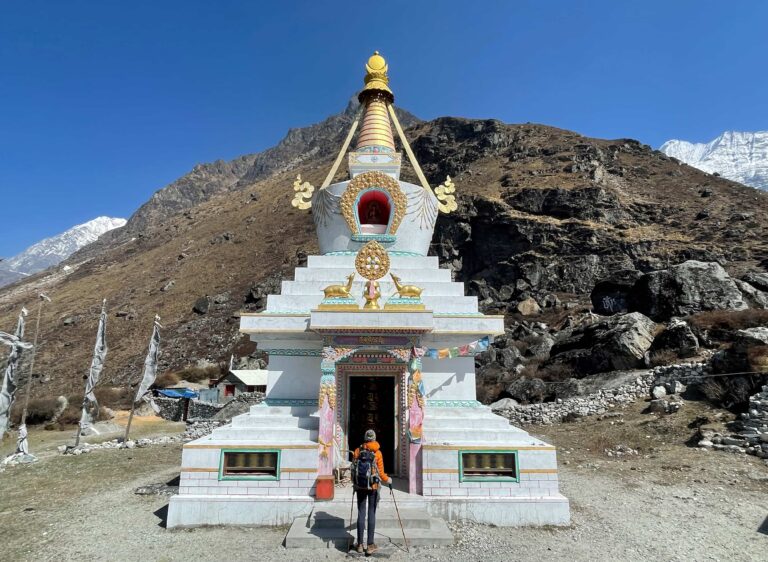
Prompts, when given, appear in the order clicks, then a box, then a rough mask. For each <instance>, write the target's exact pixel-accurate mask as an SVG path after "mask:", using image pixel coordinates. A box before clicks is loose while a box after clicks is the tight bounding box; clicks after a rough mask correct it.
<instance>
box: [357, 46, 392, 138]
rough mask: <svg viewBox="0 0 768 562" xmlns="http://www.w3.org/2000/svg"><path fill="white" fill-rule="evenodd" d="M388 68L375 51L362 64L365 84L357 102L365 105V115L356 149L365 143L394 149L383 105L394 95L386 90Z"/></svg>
mask: <svg viewBox="0 0 768 562" xmlns="http://www.w3.org/2000/svg"><path fill="white" fill-rule="evenodd" d="M388 69H389V67H388V66H387V61H386V60H384V57H382V56H381V55H380V54H379V52H378V51H375V52H374V53H373V56H371V58H369V59H368V62H367V63H366V65H365V70H366V75H365V87H364V88H363V90H362V91H361V92H360V94H359V95H358V96H357V97H358V99H359V100H360V103H361V104H365V117H363V126H362V128H361V129H360V135H359V136H358V137H357V150H360V149H361V148H365V147H368V146H370V147H381V148H384V149H385V150H386V149H390V150H393V151H394V150H395V140H394V137H393V135H392V125H391V123H390V121H389V112H388V109H387V106H388V105H389V104H391V103H392V102H394V101H395V95H394V94H393V93H392V90H390V89H389V77H388V76H387V70H388Z"/></svg>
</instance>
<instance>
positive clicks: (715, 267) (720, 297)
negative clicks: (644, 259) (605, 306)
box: [629, 260, 748, 321]
mask: <svg viewBox="0 0 768 562" xmlns="http://www.w3.org/2000/svg"><path fill="white" fill-rule="evenodd" d="M629 301H630V302H629V306H630V308H631V310H635V311H638V312H642V313H643V314H645V315H646V316H648V317H650V318H652V319H654V320H656V321H665V320H669V319H670V318H672V317H673V316H687V315H689V314H693V313H696V312H701V311H704V310H725V309H731V310H744V309H745V308H748V307H747V304H746V303H745V302H744V299H743V297H742V294H741V291H740V290H739V288H738V286H737V285H736V283H735V281H734V280H733V279H731V277H730V276H729V275H728V274H727V273H726V271H725V270H724V269H723V267H722V266H721V265H720V264H718V263H715V262H701V261H695V260H689V261H686V262H684V263H681V264H680V265H676V266H673V267H670V268H669V269H662V270H659V271H652V272H650V273H646V274H645V275H643V276H642V277H641V278H640V279H638V281H637V283H635V285H634V287H633V288H632V291H631V293H630V299H629Z"/></svg>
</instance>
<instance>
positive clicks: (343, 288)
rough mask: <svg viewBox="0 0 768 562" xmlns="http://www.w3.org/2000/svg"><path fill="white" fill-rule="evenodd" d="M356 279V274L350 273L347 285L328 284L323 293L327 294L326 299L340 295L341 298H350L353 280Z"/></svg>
mask: <svg viewBox="0 0 768 562" xmlns="http://www.w3.org/2000/svg"><path fill="white" fill-rule="evenodd" d="M354 279H355V274H354V272H353V273H350V274H349V276H348V277H347V284H346V285H328V286H327V287H326V288H325V289H323V293H324V294H325V298H326V299H330V298H334V297H340V298H348V297H349V291H350V290H351V289H352V281H353V280H354Z"/></svg>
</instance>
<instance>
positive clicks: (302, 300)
mask: <svg viewBox="0 0 768 562" xmlns="http://www.w3.org/2000/svg"><path fill="white" fill-rule="evenodd" d="M353 297H354V298H355V301H356V302H357V305H358V306H360V307H362V305H363V304H365V300H364V299H363V297H362V295H353ZM322 300H323V295H322V293H318V294H316V295H269V296H268V297H267V310H266V312H271V313H277V312H307V311H309V310H313V309H316V308H317V306H318V305H319V304H320V302H321V301H322ZM421 300H422V302H423V303H424V305H425V306H426V308H427V310H432V311H435V312H443V313H446V312H451V313H459V312H463V313H467V314H472V313H476V312H477V297H466V296H464V297H462V296H455V297H450V298H445V297H434V296H429V295H424V296H422V299H421ZM382 304H383V303H382Z"/></svg>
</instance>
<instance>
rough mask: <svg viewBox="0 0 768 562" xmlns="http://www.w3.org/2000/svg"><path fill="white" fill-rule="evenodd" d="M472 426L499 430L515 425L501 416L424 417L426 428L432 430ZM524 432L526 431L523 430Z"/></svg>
mask: <svg viewBox="0 0 768 562" xmlns="http://www.w3.org/2000/svg"><path fill="white" fill-rule="evenodd" d="M466 427H471V428H475V429H488V430H491V429H494V430H498V431H506V430H509V429H512V428H513V426H510V425H509V420H507V419H504V418H500V419H495V418H486V417H476V418H475V417H472V418H470V417H461V418H435V417H432V416H428V417H427V418H425V419H424V428H425V429H426V428H429V429H430V431H432V430H438V431H443V430H450V429H461V428H466ZM523 433H524V432H523Z"/></svg>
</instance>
